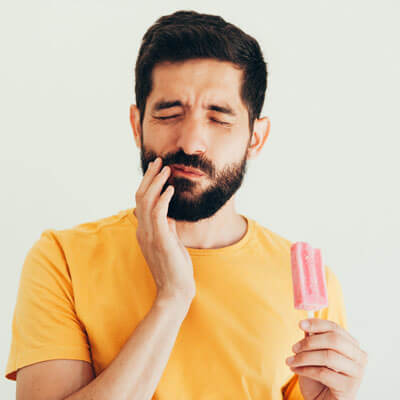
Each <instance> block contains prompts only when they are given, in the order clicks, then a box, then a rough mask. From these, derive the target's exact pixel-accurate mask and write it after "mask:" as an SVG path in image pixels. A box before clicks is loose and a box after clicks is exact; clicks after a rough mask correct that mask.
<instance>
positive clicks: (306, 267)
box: [290, 242, 328, 318]
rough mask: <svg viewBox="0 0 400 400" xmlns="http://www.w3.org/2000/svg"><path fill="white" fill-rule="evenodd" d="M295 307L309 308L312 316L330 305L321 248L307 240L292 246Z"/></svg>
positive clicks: (300, 308)
mask: <svg viewBox="0 0 400 400" xmlns="http://www.w3.org/2000/svg"><path fill="white" fill-rule="evenodd" d="M290 255H291V265H292V282H293V296H294V307H295V308H296V309H298V310H307V311H308V317H309V318H312V317H313V316H314V315H313V314H314V311H317V310H320V309H321V308H325V307H328V291H327V286H326V279H325V269H324V264H323V262H322V255H321V250H320V249H313V248H312V246H311V245H310V244H308V243H306V242H296V243H293V244H292V246H291V248H290Z"/></svg>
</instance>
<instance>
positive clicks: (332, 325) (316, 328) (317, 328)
mask: <svg viewBox="0 0 400 400" xmlns="http://www.w3.org/2000/svg"><path fill="white" fill-rule="evenodd" d="M305 321H308V322H309V324H310V325H309V327H307V328H303V327H302V325H301V323H302V322H303V321H300V323H299V326H300V328H301V329H303V330H304V331H306V332H311V333H323V332H328V331H336V332H339V333H341V334H343V335H344V336H346V337H347V338H348V339H349V340H351V341H352V342H353V343H354V344H355V345H356V346H359V345H360V344H359V343H358V340H356V339H355V338H354V337H353V336H351V335H350V333H349V332H347V331H346V330H345V329H343V328H342V327H341V326H340V325H338V324H337V323H336V322H334V321H330V320H328V319H321V318H308V319H306V320H305ZM311 336H312V335H311Z"/></svg>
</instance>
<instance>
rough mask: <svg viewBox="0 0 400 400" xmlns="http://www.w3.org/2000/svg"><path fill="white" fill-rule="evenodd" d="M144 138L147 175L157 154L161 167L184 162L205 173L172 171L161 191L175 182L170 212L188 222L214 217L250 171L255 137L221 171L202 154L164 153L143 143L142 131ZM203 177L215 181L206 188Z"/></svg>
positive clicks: (144, 164)
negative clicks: (187, 174) (239, 156)
mask: <svg viewBox="0 0 400 400" xmlns="http://www.w3.org/2000/svg"><path fill="white" fill-rule="evenodd" d="M142 133H143V130H142ZM141 139H142V140H141V152H140V160H141V168H142V172H143V175H144V174H145V173H146V171H147V168H148V165H149V163H150V162H151V161H154V160H155V159H156V158H157V157H161V159H162V166H161V167H160V171H161V168H162V167H163V166H164V165H168V166H170V165H172V164H181V165H184V166H186V167H192V168H197V169H199V170H200V171H201V172H202V173H203V174H204V175H203V176H201V177H200V178H193V179H191V178H189V177H184V176H178V175H174V174H172V171H171V172H170V175H169V177H168V179H167V181H166V183H165V184H164V185H163V187H162V190H161V193H160V195H161V194H162V193H164V191H165V190H166V189H167V187H168V186H169V185H172V186H174V193H173V195H172V198H171V199H170V201H169V205H168V213H167V216H168V217H169V218H173V219H174V220H176V221H187V222H196V221H199V220H202V219H206V218H210V217H212V216H213V215H214V214H215V213H216V212H217V211H218V210H219V209H220V208H221V207H223V206H224V205H225V204H226V202H227V201H228V200H229V199H230V198H231V197H232V196H233V195H234V194H235V193H236V191H237V190H238V189H239V188H240V186H241V185H242V182H243V178H244V175H245V174H246V165H247V159H246V158H247V149H248V146H249V143H250V140H251V138H249V140H248V142H247V145H246V148H245V152H244V155H243V156H242V159H241V160H240V161H239V162H236V163H232V164H230V165H228V166H227V167H224V168H223V169H222V170H221V171H218V172H216V170H215V168H214V167H213V165H212V164H211V163H210V162H209V161H208V160H206V159H204V158H203V157H201V156H197V155H188V154H186V153H185V152H183V150H180V151H179V152H177V153H174V154H173V153H168V154H166V155H164V156H161V155H159V154H157V153H155V152H154V151H152V150H150V149H147V148H146V147H145V146H144V145H143V135H142V134H141ZM202 180H203V181H209V180H211V183H210V184H208V186H207V187H206V188H205V189H202Z"/></svg>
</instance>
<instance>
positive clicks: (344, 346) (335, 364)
mask: <svg viewBox="0 0 400 400" xmlns="http://www.w3.org/2000/svg"><path fill="white" fill-rule="evenodd" d="M305 321H308V322H309V323H310V326H309V327H303V326H302V324H301V323H302V322H305ZM301 323H300V328H301V329H303V330H304V331H305V337H304V339H302V340H300V341H299V342H297V343H296V344H295V345H294V346H293V348H292V349H293V352H294V353H296V354H295V356H294V357H293V361H292V362H288V360H289V359H290V358H288V359H287V360H286V363H287V364H288V365H289V366H290V369H291V370H292V371H293V372H294V373H295V374H297V375H298V376H299V384H300V390H301V393H302V395H303V397H304V399H305V400H355V398H356V393H357V391H358V389H359V387H360V384H361V380H362V377H363V375H364V370H365V367H366V365H367V362H368V356H367V353H366V352H365V351H364V350H362V349H361V348H360V345H359V343H358V341H357V340H356V339H354V338H353V336H351V335H350V334H349V333H348V332H347V331H346V330H345V329H343V328H342V327H341V326H339V325H338V324H336V323H335V322H333V321H329V320H325V319H319V318H309V319H307V320H304V321H301ZM308 332H311V333H313V334H312V335H309V334H308Z"/></svg>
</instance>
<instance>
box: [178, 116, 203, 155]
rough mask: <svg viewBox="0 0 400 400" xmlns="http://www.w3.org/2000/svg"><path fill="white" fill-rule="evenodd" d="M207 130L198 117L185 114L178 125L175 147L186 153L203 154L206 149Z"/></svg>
mask: <svg viewBox="0 0 400 400" xmlns="http://www.w3.org/2000/svg"><path fill="white" fill-rule="evenodd" d="M206 142H207V128H206V127H205V126H204V124H203V122H202V121H201V119H200V118H199V117H196V116H195V115H194V114H191V113H187V115H186V116H185V118H184V120H183V122H182V123H181V124H179V131H178V137H177V141H176V145H177V146H178V147H180V148H182V150H183V151H184V152H185V153H186V154H194V153H204V152H205V151H206V149H207V143H206Z"/></svg>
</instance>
